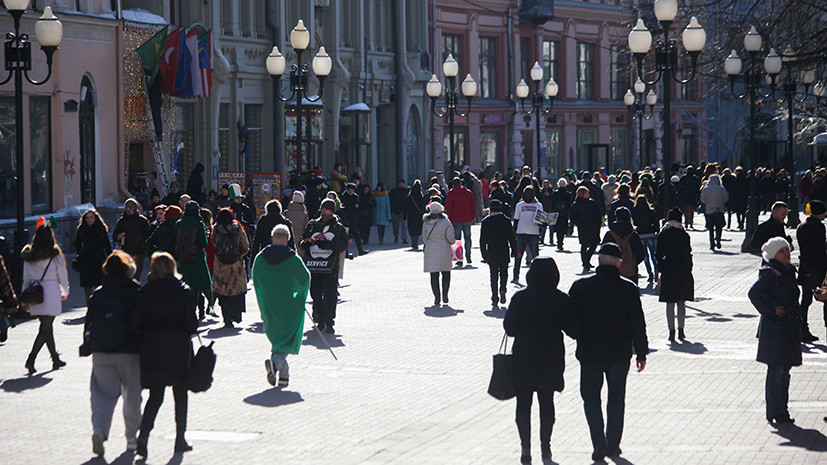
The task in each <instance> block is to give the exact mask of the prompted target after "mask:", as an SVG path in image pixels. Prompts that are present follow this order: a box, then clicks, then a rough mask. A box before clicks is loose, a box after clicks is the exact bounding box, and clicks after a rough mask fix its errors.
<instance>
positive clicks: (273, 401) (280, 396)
mask: <svg viewBox="0 0 827 465" xmlns="http://www.w3.org/2000/svg"><path fill="white" fill-rule="evenodd" d="M244 402H246V403H248V404H252V405H258V406H260V407H278V406H280V405H289V404H295V403H298V402H304V399H302V396H301V394H299V393H298V392H295V391H284V390H281V389H279V388H270V389H267V390H266V391H261V392H259V393H258V394H253V395H251V396H247V397H245V398H244Z"/></svg>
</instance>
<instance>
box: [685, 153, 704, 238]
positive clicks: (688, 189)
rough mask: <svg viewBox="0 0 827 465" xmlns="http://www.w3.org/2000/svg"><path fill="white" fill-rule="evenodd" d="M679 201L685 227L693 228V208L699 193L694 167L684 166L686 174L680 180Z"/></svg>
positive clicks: (699, 184)
mask: <svg viewBox="0 0 827 465" xmlns="http://www.w3.org/2000/svg"><path fill="white" fill-rule="evenodd" d="M680 186H681V187H680V202H681V208H683V215H684V216H683V218H684V221H685V223H686V227H687V228H690V229H695V228H694V226H693V223H694V222H695V208H696V207H697V206H698V196H700V195H701V179H700V178H699V177H698V176H697V175H696V174H695V167H694V166H692V165H689V166H687V167H686V174H684V175H683V176H681V180H680Z"/></svg>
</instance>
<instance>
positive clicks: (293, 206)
mask: <svg viewBox="0 0 827 465" xmlns="http://www.w3.org/2000/svg"><path fill="white" fill-rule="evenodd" d="M284 216H285V217H287V219H288V220H290V223H291V224H292V226H293V237H302V234H304V228H305V227H307V223H308V222H310V216H308V215H307V208H305V206H304V194H302V192H301V191H296V192H293V198H292V200H291V201H290V203H289V204H288V205H287V210H285V211H284ZM297 242H298V241H297ZM296 254H298V256H299V257H301V258H304V249H302V248H301V247H296Z"/></svg>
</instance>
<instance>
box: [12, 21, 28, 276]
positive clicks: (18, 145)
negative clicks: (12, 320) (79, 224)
mask: <svg viewBox="0 0 827 465" xmlns="http://www.w3.org/2000/svg"><path fill="white" fill-rule="evenodd" d="M15 29H16V31H15V34H16V36H18V37H19V36H20V30H19V29H17V28H15ZM19 50H20V49H18V53H20V52H19ZM18 58H19V57H18ZM23 139H24V138H23V72H22V71H21V70H20V68H19V66H18V68H17V69H15V70H14V144H15V147H14V159H15V164H16V165H17V166H16V167H15V177H16V178H17V179H16V180H15V187H16V191H17V229H16V230H15V231H14V247H15V250H16V251H17V252H18V253H19V252H20V251H21V250H22V249H23V246H24V245H26V242H28V238H27V237H26V236H27V234H26V230H25V229H24V227H23V226H24V221H25V215H24V208H25V203H24V201H23V200H24V199H23V196H24V193H25V190H24V189H23V184H24V183H23V176H24V173H25V170H24V169H23ZM22 264H23V262H22V261H20V266H22ZM20 276H21V277H22V276H23V273H22V269H21V273H20Z"/></svg>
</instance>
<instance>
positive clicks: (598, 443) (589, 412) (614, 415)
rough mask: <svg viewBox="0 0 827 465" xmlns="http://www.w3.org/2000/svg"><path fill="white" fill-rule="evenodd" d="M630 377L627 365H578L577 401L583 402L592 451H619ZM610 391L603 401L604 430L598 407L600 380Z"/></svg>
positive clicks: (601, 410) (601, 384) (600, 411)
mask: <svg viewBox="0 0 827 465" xmlns="http://www.w3.org/2000/svg"><path fill="white" fill-rule="evenodd" d="M628 374H629V362H628V361H627V362H625V363H618V364H610V365H596V364H590V363H583V362H581V363H580V397H582V398H583V410H584V411H585V412H586V422H587V423H588V424H589V434H590V435H591V439H592V445H593V446H594V449H595V450H597V449H601V448H608V450H613V449H617V448H619V447H620V438H621V436H622V435H623V412H624V410H625V407H626V376H627V375H628ZM604 375H605V377H606V384H607V385H608V388H609V394H608V400H607V401H606V427H605V431H604V428H603V409H602V406H601V405H600V404H601V402H600V390H601V389H602V388H603V377H604Z"/></svg>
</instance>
